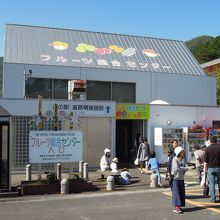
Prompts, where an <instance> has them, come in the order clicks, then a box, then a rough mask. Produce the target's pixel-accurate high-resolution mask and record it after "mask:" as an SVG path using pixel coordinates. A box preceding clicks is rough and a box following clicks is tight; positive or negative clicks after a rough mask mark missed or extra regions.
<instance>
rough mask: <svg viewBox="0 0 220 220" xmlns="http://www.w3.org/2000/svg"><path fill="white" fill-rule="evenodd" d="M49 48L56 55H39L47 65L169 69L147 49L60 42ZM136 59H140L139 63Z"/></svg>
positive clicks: (153, 51)
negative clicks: (51, 63)
mask: <svg viewBox="0 0 220 220" xmlns="http://www.w3.org/2000/svg"><path fill="white" fill-rule="evenodd" d="M49 46H51V47H53V49H54V50H56V51H57V53H55V54H41V55H40V57H41V61H42V62H44V63H48V64H49V62H50V61H51V60H54V61H55V62H56V63H60V64H64V63H66V64H69V63H70V62H71V63H72V64H75V65H77V66H78V65H80V66H81V65H83V66H93V67H94V66H101V67H105V68H111V67H113V68H117V69H121V68H122V69H124V68H126V69H132V70H133V69H134V70H141V71H146V70H150V71H154V70H156V71H159V70H161V69H163V70H165V69H169V68H171V67H170V66H169V65H164V62H163V64H162V63H159V62H158V61H159V60H155V58H157V57H159V56H160V53H158V52H157V51H155V50H154V49H149V48H148V49H142V51H140V49H139V51H138V50H137V49H136V48H134V47H127V48H123V47H121V46H119V45H116V44H112V45H105V46H104V47H96V46H94V45H92V44H87V43H78V44H77V45H76V46H74V45H72V46H71V44H70V43H67V42H64V41H60V40H56V41H52V43H49ZM71 50H72V52H71ZM65 51H68V52H65ZM67 53H68V55H67ZM70 53H71V54H72V56H71V58H70V57H69V56H70ZM77 54H78V55H77ZM141 54H142V56H141ZM120 56H121V57H120ZM132 57H133V58H132ZM137 58H139V59H140V62H139V60H137ZM146 58H148V59H146ZM134 59H135V60H134ZM145 59H146V60H145ZM143 60H145V61H143Z"/></svg>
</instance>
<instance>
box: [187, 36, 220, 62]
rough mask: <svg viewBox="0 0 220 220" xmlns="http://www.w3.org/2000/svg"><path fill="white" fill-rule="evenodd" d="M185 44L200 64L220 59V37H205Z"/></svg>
mask: <svg viewBox="0 0 220 220" xmlns="http://www.w3.org/2000/svg"><path fill="white" fill-rule="evenodd" d="M185 43H186V45H187V46H188V48H189V49H190V50H191V52H192V53H193V55H194V56H195V58H196V59H197V60H198V62H199V63H200V64H201V63H205V62H208V61H211V60H215V59H218V58H220V36H218V37H211V36H205V35H203V36H200V37H196V38H193V39H192V40H189V41H186V42H185Z"/></svg>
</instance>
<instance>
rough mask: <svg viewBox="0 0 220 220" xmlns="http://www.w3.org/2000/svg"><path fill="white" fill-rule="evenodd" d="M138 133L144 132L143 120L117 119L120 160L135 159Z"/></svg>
mask: <svg viewBox="0 0 220 220" xmlns="http://www.w3.org/2000/svg"><path fill="white" fill-rule="evenodd" d="M137 133H140V134H143V120H116V157H118V159H119V161H120V162H125V163H127V162H133V161H134V158H135V157H136V150H135V149H134V139H135V137H136V135H137Z"/></svg>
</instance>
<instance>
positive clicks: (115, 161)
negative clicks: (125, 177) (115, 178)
mask: <svg viewBox="0 0 220 220" xmlns="http://www.w3.org/2000/svg"><path fill="white" fill-rule="evenodd" d="M110 168H111V170H112V173H118V158H117V157H115V158H114V159H113V160H112V163H111V164H110Z"/></svg>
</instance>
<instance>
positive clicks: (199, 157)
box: [194, 145, 205, 182]
mask: <svg viewBox="0 0 220 220" xmlns="http://www.w3.org/2000/svg"><path fill="white" fill-rule="evenodd" d="M194 150H195V151H194V156H195V166H196V172H197V179H198V182H201V180H202V172H203V169H204V160H205V152H204V151H203V150H201V148H200V146H199V145H195V146H194Z"/></svg>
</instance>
